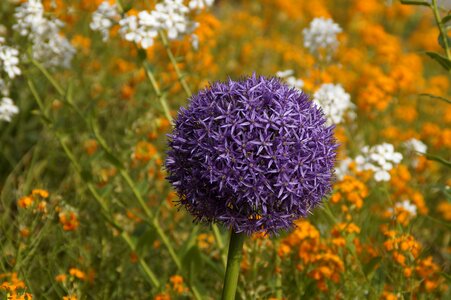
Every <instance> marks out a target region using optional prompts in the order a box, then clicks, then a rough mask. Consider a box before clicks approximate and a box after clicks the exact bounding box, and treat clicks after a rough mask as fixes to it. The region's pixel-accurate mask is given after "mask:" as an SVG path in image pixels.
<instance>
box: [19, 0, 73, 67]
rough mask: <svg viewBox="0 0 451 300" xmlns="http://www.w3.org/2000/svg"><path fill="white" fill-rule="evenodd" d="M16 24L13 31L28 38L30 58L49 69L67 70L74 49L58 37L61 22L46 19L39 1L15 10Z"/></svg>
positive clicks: (24, 4) (64, 39) (31, 1)
mask: <svg viewBox="0 0 451 300" xmlns="http://www.w3.org/2000/svg"><path fill="white" fill-rule="evenodd" d="M14 16H15V17H16V20H17V24H15V25H13V29H14V30H16V31H17V32H18V33H19V34H20V35H22V36H26V37H28V39H29V40H30V41H31V43H32V56H33V58H34V59H36V60H37V61H40V62H42V63H43V64H44V65H45V66H49V67H60V66H61V67H65V68H69V67H70V63H71V61H72V58H73V56H74V55H75V48H74V47H73V46H72V45H71V44H70V43H69V41H68V40H67V39H66V38H65V37H63V36H62V35H60V31H61V28H62V27H63V26H64V24H63V22H61V21H60V20H58V19H51V20H50V19H47V18H46V17H45V16H44V7H43V6H42V3H41V1H39V0H30V1H28V2H25V3H23V4H22V5H21V6H19V7H17V8H16V12H15V14H14Z"/></svg>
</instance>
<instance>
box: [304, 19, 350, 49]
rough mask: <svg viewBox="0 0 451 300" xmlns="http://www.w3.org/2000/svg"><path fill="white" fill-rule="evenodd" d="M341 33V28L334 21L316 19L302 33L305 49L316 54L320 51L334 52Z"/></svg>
mask: <svg viewBox="0 0 451 300" xmlns="http://www.w3.org/2000/svg"><path fill="white" fill-rule="evenodd" d="M341 31H342V29H341V28H340V26H339V25H338V24H337V23H334V21H333V20H332V19H326V18H322V17H321V18H315V19H313V21H312V22H311V23H310V26H309V27H308V28H305V29H304V30H303V31H302V33H303V35H304V47H306V48H307V49H309V51H310V52H311V53H316V52H317V51H318V49H326V50H327V51H328V52H333V51H334V50H335V49H336V48H337V47H338V40H337V34H338V33H340V32H341Z"/></svg>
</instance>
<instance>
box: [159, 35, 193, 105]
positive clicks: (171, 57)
mask: <svg viewBox="0 0 451 300" xmlns="http://www.w3.org/2000/svg"><path fill="white" fill-rule="evenodd" d="M158 34H159V35H160V39H161V42H162V43H163V46H164V48H165V49H166V52H167V54H168V57H169V60H170V61H171V63H172V65H173V66H174V70H175V73H176V74H177V78H178V80H179V82H180V84H181V85H182V87H183V89H184V90H185V93H186V95H187V96H188V97H190V96H191V94H192V93H191V89H190V88H189V86H188V84H187V83H186V80H185V77H184V76H183V74H182V72H181V71H180V68H179V66H178V65H177V61H176V59H175V56H174V54H173V53H172V50H171V47H170V46H169V43H168V39H167V38H166V35H165V34H164V33H163V32H161V31H159V32H158Z"/></svg>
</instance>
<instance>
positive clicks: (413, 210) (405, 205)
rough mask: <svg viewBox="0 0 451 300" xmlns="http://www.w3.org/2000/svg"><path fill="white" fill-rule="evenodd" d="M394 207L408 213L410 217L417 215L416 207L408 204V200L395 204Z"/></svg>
mask: <svg viewBox="0 0 451 300" xmlns="http://www.w3.org/2000/svg"><path fill="white" fill-rule="evenodd" d="M395 207H400V208H402V209H404V210H406V211H408V212H409V214H410V215H411V216H416V215H417V206H416V205H415V204H413V203H410V201H409V200H404V201H402V202H397V203H396V204H395Z"/></svg>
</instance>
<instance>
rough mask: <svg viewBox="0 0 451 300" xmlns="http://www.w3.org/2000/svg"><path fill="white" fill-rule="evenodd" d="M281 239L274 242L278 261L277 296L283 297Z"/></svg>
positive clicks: (278, 297) (279, 298)
mask: <svg viewBox="0 0 451 300" xmlns="http://www.w3.org/2000/svg"><path fill="white" fill-rule="evenodd" d="M279 246H280V240H276V241H275V243H274V256H275V262H276V298H277V299H278V300H281V299H282V272H281V271H280V264H281V263H282V261H281V259H280V256H279V253H278V251H279Z"/></svg>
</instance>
